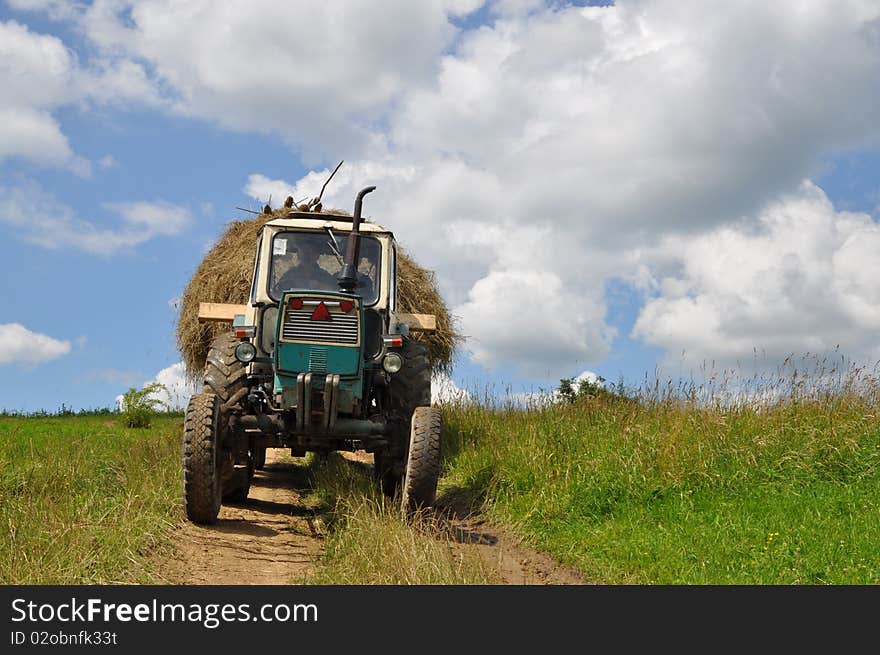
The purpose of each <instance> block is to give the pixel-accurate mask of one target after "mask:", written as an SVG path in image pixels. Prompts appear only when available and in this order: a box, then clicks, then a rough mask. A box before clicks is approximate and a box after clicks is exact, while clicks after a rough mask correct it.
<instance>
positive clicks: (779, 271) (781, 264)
mask: <svg viewBox="0 0 880 655" xmlns="http://www.w3.org/2000/svg"><path fill="white" fill-rule="evenodd" d="M660 250H661V251H663V252H664V253H665V255H666V257H668V258H670V259H672V260H673V261H677V262H678V264H679V267H680V270H678V271H676V272H673V273H670V274H669V275H667V276H665V277H662V278H660V279H659V280H658V281H657V292H658V293H657V296H656V297H654V298H653V299H651V300H650V301H649V302H648V303H647V304H646V306H645V307H644V309H643V310H642V312H641V314H640V316H639V318H638V321H637V322H636V325H635V327H634V329H633V335H634V336H636V337H640V338H642V339H644V340H645V341H647V342H648V343H651V344H654V345H659V346H663V347H664V348H666V349H667V350H668V351H669V353H670V355H671V356H672V357H673V358H678V357H679V356H680V353H681V352H682V351H684V352H685V353H686V358H687V359H688V360H689V361H691V362H692V363H696V364H697V365H699V364H700V363H701V362H702V361H703V360H706V361H711V360H715V361H716V363H717V364H718V365H720V366H726V365H733V364H735V363H736V362H737V361H740V362H742V361H743V360H751V359H753V357H754V355H755V353H756V352H757V353H759V354H760V356H761V358H762V359H763V358H764V357H766V358H767V359H768V360H769V361H770V362H774V361H779V360H781V359H783V358H785V357H786V356H787V355H789V354H795V355H801V354H804V353H807V352H812V353H827V352H831V351H834V350H835V349H836V347H837V346H838V345H839V346H840V347H841V349H842V350H843V351H844V353H845V354H846V355H848V356H851V357H854V358H856V359H861V360H862V361H864V360H865V359H870V360H876V359H877V358H878V357H880V345H878V343H877V338H876V335H877V334H878V332H880V287H878V284H877V280H880V263H878V258H877V256H876V253H877V252H880V225H878V224H877V223H876V222H875V221H873V220H872V218H871V217H870V216H869V215H867V214H859V213H849V212H838V211H835V209H834V207H833V206H832V205H831V202H830V201H829V200H828V198H827V197H826V196H825V194H824V193H823V192H822V190H821V189H819V188H818V187H816V186H815V185H813V184H811V183H809V182H805V183H804V184H803V185H802V186H801V187H800V189H799V191H798V192H797V193H795V194H791V195H789V196H786V197H785V198H783V199H782V200H781V201H779V202H775V203H772V204H771V205H769V206H768V207H767V208H766V209H765V210H764V211H762V212H760V214H759V215H758V217H757V220H756V221H754V223H753V222H751V221H750V222H748V223H746V224H743V225H737V226H729V227H722V228H718V229H716V230H714V231H712V232H710V233H708V234H705V235H702V236H700V237H696V238H690V239H684V238H677V237H674V238H669V239H667V240H666V241H665V242H664V243H663V244H662V245H661V247H660Z"/></svg>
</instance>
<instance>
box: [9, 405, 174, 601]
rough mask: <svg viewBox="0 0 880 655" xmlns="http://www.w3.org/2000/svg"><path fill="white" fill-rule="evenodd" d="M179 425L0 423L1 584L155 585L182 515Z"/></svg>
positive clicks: (70, 420)
mask: <svg viewBox="0 0 880 655" xmlns="http://www.w3.org/2000/svg"><path fill="white" fill-rule="evenodd" d="M181 429H182V419H181V418H180V417H160V418H155V419H154V420H153V427H152V428H151V429H149V430H142V429H140V430H134V429H129V428H127V427H124V420H123V419H122V418H120V417H119V416H118V415H115V416H114V415H109V416H108V415H95V416H61V417H46V418H33V417H31V418H20V417H5V418H0V584H91V583H117V582H125V583H141V582H155V581H156V579H155V576H154V574H153V572H152V571H151V570H150V567H149V565H148V564H146V561H147V558H146V555H147V554H148V553H149V552H151V550H152V549H154V548H155V547H157V546H160V545H162V544H164V543H165V538H166V536H167V530H168V529H170V528H171V527H173V525H174V523H175V522H176V521H177V520H178V518H179V516H180V433H181Z"/></svg>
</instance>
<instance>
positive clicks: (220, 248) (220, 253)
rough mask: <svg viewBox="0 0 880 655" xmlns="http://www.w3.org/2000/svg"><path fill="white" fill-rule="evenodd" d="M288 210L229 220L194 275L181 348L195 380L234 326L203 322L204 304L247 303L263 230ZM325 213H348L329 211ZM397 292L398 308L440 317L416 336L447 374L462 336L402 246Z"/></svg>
mask: <svg viewBox="0 0 880 655" xmlns="http://www.w3.org/2000/svg"><path fill="white" fill-rule="evenodd" d="M288 211H289V210H287V209H284V210H281V211H279V212H273V213H271V214H260V215H259V216H257V217H255V218H253V219H250V220H243V221H233V222H231V223H229V225H228V226H227V228H226V231H225V232H224V233H223V236H222V237H221V238H220V240H219V241H218V242H217V243H216V245H215V246H214V247H213V248H211V251H210V252H209V253H208V254H207V255H205V258H204V259H203V260H202V263H201V264H200V265H199V267H198V269H196V272H195V274H194V275H193V276H192V279H190V281H189V284H188V285H187V287H186V290H185V291H184V293H183V297H182V298H181V303H180V315H179V317H178V320H177V347H178V349H179V350H180V355H181V357H182V358H183V362H184V365H185V367H186V373H187V376H188V377H189V378H190V379H191V380H194V381H198V380H200V379H201V376H202V371H203V370H204V368H205V358H206V357H207V355H208V349H209V348H210V346H211V342H212V341H213V340H214V338H215V337H216V336H217V335H218V334H221V333H223V332H227V331H228V330H229V329H230V324H227V323H214V322H211V323H199V319H198V316H199V303H200V302H216V303H234V304H244V303H247V301H248V297H249V295H250V291H251V275H253V267H254V254H255V251H254V249H255V248H256V244H257V237H258V236H259V234H260V230H261V229H262V227H263V225H265V224H266V222H268V221H270V220H272V219H274V218H278V217H280V216H285V215H286V214H287V212H288ZM323 213H325V214H329V213H334V214H344V213H345V212H340V211H338V210H328V211H326V212H323ZM397 294H398V295H397V302H398V311H401V312H408V313H414V314H434V315H435V316H436V317H437V330H436V331H435V332H431V333H414V334H416V338H417V339H419V340H420V341H422V342H424V343H425V344H426V345H427V346H428V356H429V358H430V360H431V366H432V367H433V370H434V371H435V372H439V371H443V372H447V373H448V372H449V370H450V369H451V368H452V361H453V356H454V354H455V349H456V347H457V345H458V344H459V342H460V341H461V337H460V336H459V335H458V334H457V333H456V332H455V327H454V325H453V319H452V317H451V316H450V314H449V309H448V308H447V306H446V303H445V302H444V301H443V298H441V296H440V293H439V291H438V289H437V283H436V280H435V279H434V274H433V273H432V272H431V271H428V270H425V269H424V268H422V267H421V266H419V265H418V264H417V263H416V262H414V261H413V260H412V259H411V258H410V257H409V255H407V254H406V253H405V252H403V250H402V249H401V248H400V247H399V246H398V262H397Z"/></svg>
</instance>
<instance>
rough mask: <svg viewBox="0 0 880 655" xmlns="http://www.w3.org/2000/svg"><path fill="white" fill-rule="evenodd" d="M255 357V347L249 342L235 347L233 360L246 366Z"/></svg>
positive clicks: (243, 342)
mask: <svg viewBox="0 0 880 655" xmlns="http://www.w3.org/2000/svg"><path fill="white" fill-rule="evenodd" d="M256 356H257V347H256V346H254V344H252V343H251V342H250V341H242V342H241V343H240V344H238V345H237V346H236V347H235V358H236V359H237V360H238V361H240V362H244V363H245V364H247V363H248V362H250V361H253V359H254V357H256Z"/></svg>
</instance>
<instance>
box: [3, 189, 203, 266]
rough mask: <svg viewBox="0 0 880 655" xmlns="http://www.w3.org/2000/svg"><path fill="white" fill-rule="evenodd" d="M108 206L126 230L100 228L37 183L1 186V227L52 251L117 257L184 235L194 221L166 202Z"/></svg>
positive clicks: (121, 228) (186, 213) (182, 210)
mask: <svg viewBox="0 0 880 655" xmlns="http://www.w3.org/2000/svg"><path fill="white" fill-rule="evenodd" d="M105 206H106V207H107V208H109V209H112V210H113V211H115V212H117V213H119V214H120V215H121V216H122V219H123V221H122V222H123V225H122V226H120V227H114V228H105V227H99V226H98V225H96V224H95V223H94V222H93V221H89V220H85V219H82V218H79V217H78V216H77V215H76V213H75V212H74V211H73V209H71V208H70V207H68V206H67V205H64V204H63V203H61V202H59V201H58V200H57V199H55V198H54V197H53V196H52V195H51V194H50V193H48V192H46V191H45V190H43V189H42V188H40V187H39V185H37V184H36V183H34V182H32V181H27V180H26V181H23V182H21V183H19V184H18V185H16V186H2V185H0V225H2V224H4V223H5V224H6V225H7V226H9V227H11V228H14V232H15V233H16V236H18V237H19V238H21V239H23V240H25V241H28V242H30V243H33V244H35V245H38V246H42V247H43V248H48V249H50V250H57V249H59V248H73V249H76V250H83V251H86V252H91V253H95V254H99V255H112V254H115V253H118V252H121V251H127V250H130V249H131V248H133V247H134V246H137V245H139V244H141V243H144V242H146V241H149V240H150V239H153V238H155V237H157V236H169V235H174V234H178V233H179V232H180V231H182V230H183V229H185V228H186V227H187V226H188V224H189V222H190V214H189V212H188V211H187V210H186V209H183V208H181V207H177V206H175V205H171V204H169V203H165V202H161V201H159V202H134V203H129V204H121V203H119V204H108V205H105ZM35 217H39V219H40V220H38V221H36V220H34V219H35Z"/></svg>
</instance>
